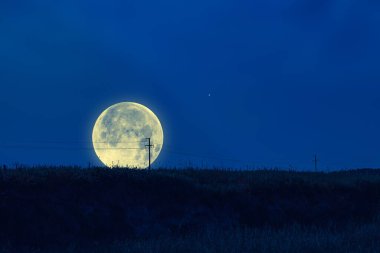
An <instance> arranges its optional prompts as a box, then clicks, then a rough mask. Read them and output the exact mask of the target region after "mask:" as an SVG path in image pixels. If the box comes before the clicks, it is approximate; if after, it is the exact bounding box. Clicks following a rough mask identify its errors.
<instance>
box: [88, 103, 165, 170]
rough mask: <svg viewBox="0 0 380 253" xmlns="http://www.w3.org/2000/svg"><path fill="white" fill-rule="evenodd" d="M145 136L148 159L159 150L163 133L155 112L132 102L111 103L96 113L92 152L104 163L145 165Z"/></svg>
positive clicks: (162, 140) (152, 158)
mask: <svg viewBox="0 0 380 253" xmlns="http://www.w3.org/2000/svg"><path fill="white" fill-rule="evenodd" d="M147 138H150V139H151V144H152V145H154V146H153V147H152V148H151V163H153V162H154V161H155V160H156V159H157V157H158V155H159V154H160V152H161V149H162V146H163V143H164V133H163V129H162V126H161V123H160V121H159V119H158V118H157V116H156V115H155V114H154V113H153V112H152V111H151V110H150V109H148V108H147V107H145V106H143V105H141V104H138V103H132V102H123V103H118V104H115V105H113V106H111V107H109V108H107V109H106V110H105V111H103V112H102V114H100V116H99V117H98V119H97V120H96V123H95V125H94V128H93V131H92V144H93V147H94V150H95V153H96V155H97V156H98V158H99V159H100V161H102V163H103V164H105V165H106V166H107V167H110V168H113V167H123V168H124V167H125V168H136V169H145V168H147V167H148V166H149V150H148V147H146V145H148V140H147Z"/></svg>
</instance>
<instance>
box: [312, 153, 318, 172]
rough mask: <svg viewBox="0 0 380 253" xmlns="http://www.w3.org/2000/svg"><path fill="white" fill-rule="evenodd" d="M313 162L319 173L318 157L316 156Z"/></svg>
mask: <svg viewBox="0 0 380 253" xmlns="http://www.w3.org/2000/svg"><path fill="white" fill-rule="evenodd" d="M313 162H314V171H315V172H317V170H318V157H317V155H314V160H313Z"/></svg>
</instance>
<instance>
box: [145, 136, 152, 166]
mask: <svg viewBox="0 0 380 253" xmlns="http://www.w3.org/2000/svg"><path fill="white" fill-rule="evenodd" d="M146 139H147V141H148V145H145V147H147V148H148V152H149V170H150V169H151V153H152V147H153V146H154V145H152V144H151V143H150V138H146Z"/></svg>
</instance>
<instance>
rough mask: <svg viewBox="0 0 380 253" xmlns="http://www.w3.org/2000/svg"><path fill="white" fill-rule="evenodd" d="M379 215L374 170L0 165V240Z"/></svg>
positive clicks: (69, 239)
mask: <svg viewBox="0 0 380 253" xmlns="http://www.w3.org/2000/svg"><path fill="white" fill-rule="evenodd" d="M379 214H380V170H357V171H345V172H334V173H328V174H327V173H301V172H286V171H219V170H191V169H188V170H153V171H138V170H125V169H113V170H108V169H107V170H106V169H100V168H97V169H80V168H34V169H17V170H0V243H1V245H6V246H7V245H8V246H9V247H10V248H12V247H19V248H21V247H26V248H52V249H53V248H57V249H59V248H66V247H68V246H69V245H87V244H94V243H99V244H107V243H110V244H111V243H114V242H115V241H119V242H122V241H128V240H129V241H133V240H156V239H157V238H163V237H166V238H173V237H174V238H177V239H178V240H179V238H186V237H187V236H194V235H197V234H198V235H199V234H200V233H203V232H204V231H218V233H219V232H221V231H234V230H239V231H240V232H239V233H241V231H246V230H249V231H253V230H255V231H264V230H268V229H271V230H275V231H281V230H284V229H288V228H289V227H292V226H298V227H308V228H319V229H322V230H323V229H330V228H331V227H333V228H334V229H336V230H339V229H343V230H344V229H346V228H347V227H353V226H358V225H364V224H369V225H370V224H373V223H374V222H375V221H376V220H377V217H378V215H379ZM300 233H301V232H300ZM243 234H244V233H243ZM177 239H171V240H177ZM379 248H380V247H379ZM75 252H76V251H75ZM102 252H103V251H102ZM117 252H121V251H117ZM123 252H124V251H123ZM128 252H130V251H128ZM131 252H132V251H131ZM136 252H144V251H136ZM189 252H193V251H189ZM268 252H269V251H268Z"/></svg>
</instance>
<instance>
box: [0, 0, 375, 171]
mask: <svg viewBox="0 0 380 253" xmlns="http://www.w3.org/2000/svg"><path fill="white" fill-rule="evenodd" d="M379 27H380V2H379V1H377V0H355V1H353V0H287V1H284V0H281V1H280V0H239V1H236V0H218V1H216V0H192V1H178V0H163V1H151V0H131V1H128V0H110V1H98V0H97V1H90V0H87V1H84V0H65V1H63V0H55V1H47V0H39V1H33V0H30V1H15V0H1V1H0V108H1V109H0V112H1V125H0V163H5V164H10V165H11V164H14V163H16V162H17V163H22V164H29V165H34V164H53V165H66V164H78V165H87V164H88V163H89V162H91V163H92V164H95V165H100V162H99V161H98V159H97V158H96V156H95V154H94V151H93V150H92V149H91V147H92V145H91V131H92V127H93V125H94V123H95V120H96V119H97V116H98V115H99V114H100V113H101V112H102V111H103V110H104V109H106V108H107V107H108V106H110V105H112V104H115V103H118V102H123V101H133V102H138V103H141V104H144V105H146V106H147V107H149V108H150V109H151V110H153V111H154V112H155V113H156V115H157V116H158V117H159V118H160V120H161V123H162V125H163V128H164V132H165V145H164V149H163V151H162V153H161V156H160V158H159V159H158V161H157V164H155V165H156V166H158V165H161V166H179V167H183V166H185V165H186V164H188V163H193V164H195V165H199V166H201V165H203V166H225V167H228V166H233V167H240V168H247V166H249V167H253V168H257V167H263V166H266V167H274V166H279V167H282V168H296V169H312V168H313V163H312V159H313V156H314V154H318V157H319V159H320V168H321V169H325V170H332V169H345V168H359V167H360V168H362V167H380V28H379Z"/></svg>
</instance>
